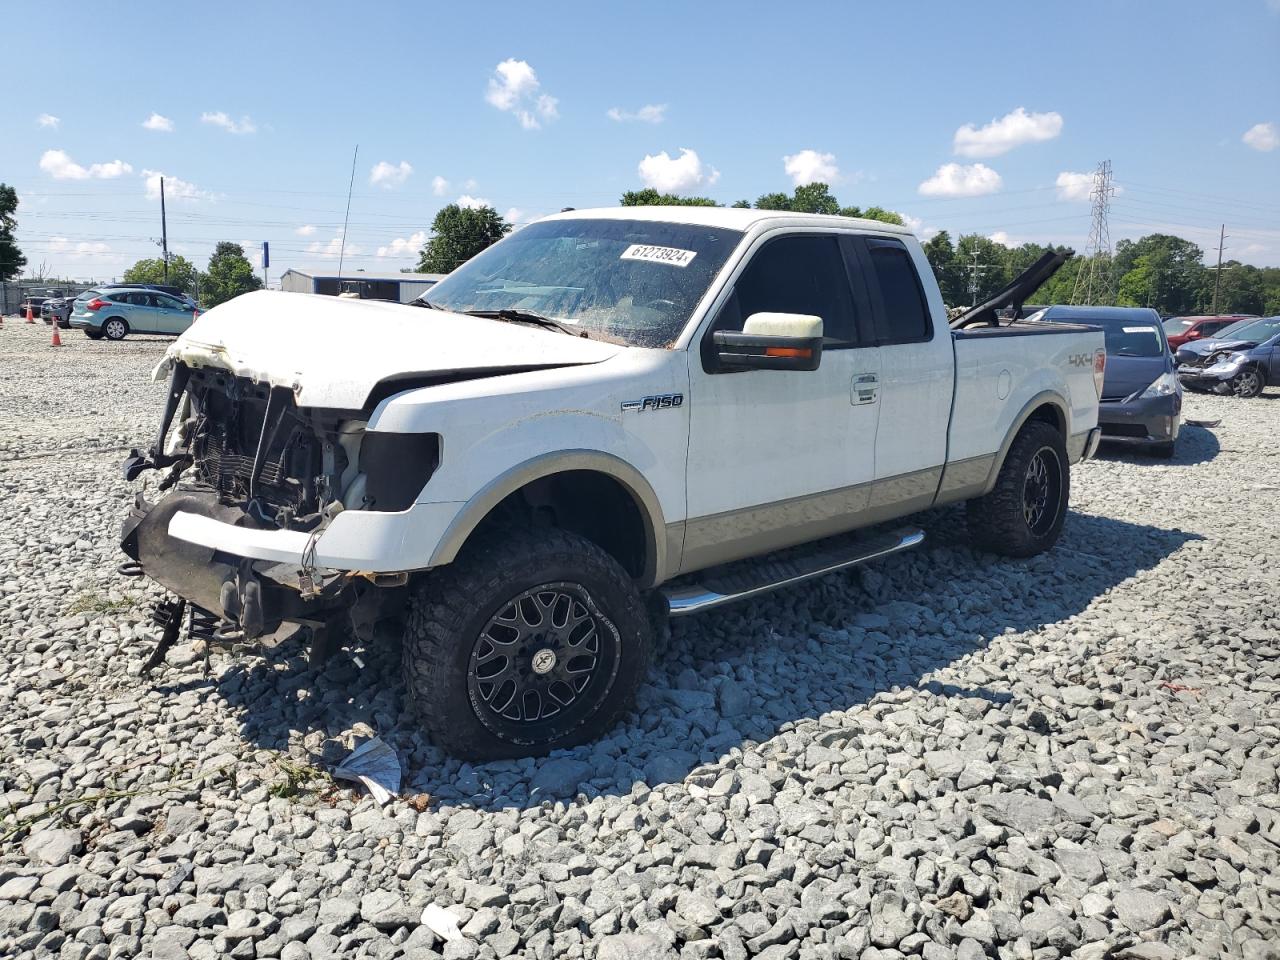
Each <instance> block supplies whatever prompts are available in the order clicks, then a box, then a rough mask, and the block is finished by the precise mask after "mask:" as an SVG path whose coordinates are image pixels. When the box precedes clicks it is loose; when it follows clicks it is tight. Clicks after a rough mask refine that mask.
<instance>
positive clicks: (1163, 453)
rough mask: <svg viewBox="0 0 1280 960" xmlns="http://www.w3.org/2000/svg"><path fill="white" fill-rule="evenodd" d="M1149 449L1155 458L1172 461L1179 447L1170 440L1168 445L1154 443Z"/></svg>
mask: <svg viewBox="0 0 1280 960" xmlns="http://www.w3.org/2000/svg"><path fill="white" fill-rule="evenodd" d="M1149 449H1150V453H1151V455H1152V456H1153V457H1156V458H1158V459H1160V460H1172V459H1173V455H1174V453H1175V452H1176V451H1177V445H1176V444H1175V443H1174V442H1173V441H1172V440H1170V441H1168V442H1167V443H1154V444H1152V445H1151V447H1150V448H1149Z"/></svg>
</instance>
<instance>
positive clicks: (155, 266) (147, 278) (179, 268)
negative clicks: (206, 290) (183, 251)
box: [124, 254, 199, 296]
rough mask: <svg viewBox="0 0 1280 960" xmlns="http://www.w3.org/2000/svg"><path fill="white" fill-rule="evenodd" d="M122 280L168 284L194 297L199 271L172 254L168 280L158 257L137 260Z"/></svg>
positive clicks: (194, 266) (183, 258)
mask: <svg viewBox="0 0 1280 960" xmlns="http://www.w3.org/2000/svg"><path fill="white" fill-rule="evenodd" d="M124 280H125V283H168V284H172V285H173V286H175V287H178V288H180V289H181V290H183V291H184V292H186V293H189V294H192V295H193V296H194V295H195V292H196V285H197V282H198V281H199V271H198V270H196V265H195V264H194V263H192V262H191V261H190V260H188V259H187V258H186V257H183V256H179V255H178V254H174V255H173V256H171V257H170V258H169V279H168V280H166V279H165V276H164V261H163V260H161V259H160V258H159V257H156V258H155V259H153V260H139V261H138V262H137V263H135V264H134V265H133V266H132V267H130V268H129V269H128V270H126V271H125V272H124Z"/></svg>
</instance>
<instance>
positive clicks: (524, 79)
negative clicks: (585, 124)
mask: <svg viewBox="0 0 1280 960" xmlns="http://www.w3.org/2000/svg"><path fill="white" fill-rule="evenodd" d="M484 98H485V100H486V101H488V102H489V104H490V105H492V106H494V107H496V108H497V109H499V110H501V111H503V112H504V113H511V114H514V115H515V117H516V119H517V120H519V121H520V126H522V127H524V129H526V130H537V129H538V128H539V127H541V126H542V123H543V121H548V120H554V119H556V117H558V116H560V110H559V103H560V101H559V100H557V99H556V98H555V97H553V96H551V95H550V94H549V93H544V92H542V84H541V82H540V81H539V80H538V74H537V72H536V71H535V70H534V69H533V67H531V66H529V64H528V63H527V62H526V61H524V60H516V59H515V58H510V59H507V60H503V61H502V62H501V63H500V64H498V65H497V66H496V67H494V68H493V76H492V77H490V78H489V89H488V90H487V91H486V93H485V95H484Z"/></svg>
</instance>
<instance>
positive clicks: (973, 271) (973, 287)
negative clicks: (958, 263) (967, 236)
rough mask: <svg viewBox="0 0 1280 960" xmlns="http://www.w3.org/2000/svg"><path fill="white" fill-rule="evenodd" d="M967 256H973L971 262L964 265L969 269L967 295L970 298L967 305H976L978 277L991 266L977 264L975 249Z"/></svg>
mask: <svg viewBox="0 0 1280 960" xmlns="http://www.w3.org/2000/svg"><path fill="white" fill-rule="evenodd" d="M969 256H970V257H972V258H973V262H972V263H970V264H969V265H968V266H966V267H965V269H966V270H968V271H969V295H970V297H971V298H972V299H971V302H970V303H969V306H971V307H976V306H977V305H978V277H979V276H981V275H982V274H983V273H985V272H986V271H988V270H990V269H991V268H990V267H989V266H987V265H985V264H982V265H979V263H978V251H977V250H974V251H973V252H972V253H971V254H969Z"/></svg>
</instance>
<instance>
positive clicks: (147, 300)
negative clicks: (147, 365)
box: [71, 287, 198, 340]
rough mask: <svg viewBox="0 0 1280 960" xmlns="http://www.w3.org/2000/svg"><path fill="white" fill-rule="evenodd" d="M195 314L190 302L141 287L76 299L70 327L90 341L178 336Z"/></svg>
mask: <svg viewBox="0 0 1280 960" xmlns="http://www.w3.org/2000/svg"><path fill="white" fill-rule="evenodd" d="M197 313H198V311H197V310H196V309H195V307H194V306H193V305H192V304H191V302H190V301H187V300H180V299H178V298H177V297H172V296H170V295H169V294H167V293H161V292H159V291H157V290H145V289H141V288H136V287H135V288H116V289H107V290H100V291H98V292H97V293H96V294H95V295H94V296H92V297H90V298H88V299H84V298H83V297H81V298H77V299H76V302H75V306H74V308H73V309H72V311H71V326H73V327H75V328H77V329H79V330H83V331H84V332H85V336H87V337H89V338H90V339H91V340H99V339H101V338H102V337H104V336H105V337H106V338H107V339H108V340H123V339H124V338H125V337H126V336H128V335H129V334H130V333H167V334H179V333H182V332H183V331H184V330H186V329H187V328H188V327H189V326H191V324H192V323H193V322H194V321H195V318H196V315H197Z"/></svg>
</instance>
